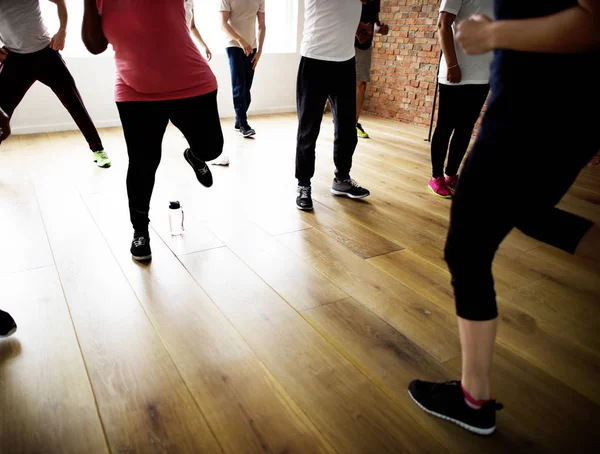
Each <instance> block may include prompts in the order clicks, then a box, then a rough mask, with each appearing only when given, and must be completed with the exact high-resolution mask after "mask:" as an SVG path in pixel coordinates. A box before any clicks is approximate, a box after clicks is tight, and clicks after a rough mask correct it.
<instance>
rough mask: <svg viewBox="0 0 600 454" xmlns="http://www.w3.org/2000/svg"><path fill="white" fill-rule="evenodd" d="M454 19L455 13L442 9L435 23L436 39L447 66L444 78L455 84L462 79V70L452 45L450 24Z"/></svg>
mask: <svg viewBox="0 0 600 454" xmlns="http://www.w3.org/2000/svg"><path fill="white" fill-rule="evenodd" d="M455 20H456V14H451V13H448V12H446V11H442V12H440V16H439V18H438V23H437V27H438V40H439V42H440V47H441V48H442V52H443V54H444V59H445V60H446V67H447V68H448V73H447V75H446V79H448V82H450V83H453V84H457V83H459V82H460V81H461V80H462V72H461V70H460V66H458V58H457V57H456V48H455V47H454V32H453V31H452V24H453V23H454V21H455Z"/></svg>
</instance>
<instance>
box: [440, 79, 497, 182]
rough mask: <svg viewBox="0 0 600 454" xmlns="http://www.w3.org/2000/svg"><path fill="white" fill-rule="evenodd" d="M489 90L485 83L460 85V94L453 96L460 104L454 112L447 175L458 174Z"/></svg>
mask: <svg viewBox="0 0 600 454" xmlns="http://www.w3.org/2000/svg"><path fill="white" fill-rule="evenodd" d="M489 91H490V87H489V85H487V84H485V85H462V86H460V89H459V92H460V93H459V94H460V96H459V97H457V98H455V101H456V102H457V103H458V104H459V105H460V109H457V110H456V113H455V115H456V117H455V120H454V124H455V127H454V135H453V136H452V141H451V142H450V150H449V153H448V164H447V166H446V175H448V176H449V177H453V176H456V175H457V174H458V169H459V167H460V164H461V163H462V160H463V158H464V157H465V154H466V153H467V149H468V148H469V143H470V142H471V136H472V135H473V128H474V127H475V123H476V122H477V119H478V118H479V114H480V113H481V109H482V107H483V105H484V103H485V100H486V99H487V95H488V92H489ZM458 98H460V99H458Z"/></svg>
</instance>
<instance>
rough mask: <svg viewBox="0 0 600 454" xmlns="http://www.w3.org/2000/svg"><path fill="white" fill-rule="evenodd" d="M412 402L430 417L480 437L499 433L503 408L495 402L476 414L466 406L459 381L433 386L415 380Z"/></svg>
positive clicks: (476, 411) (432, 384)
mask: <svg viewBox="0 0 600 454" xmlns="http://www.w3.org/2000/svg"><path fill="white" fill-rule="evenodd" d="M408 393H409V394H410V397H412V400H414V401H415V403H416V404H417V405H418V406H419V407H421V409H423V410H425V411H426V412H427V413H429V414H430V415H433V416H436V417H438V418H441V419H445V420H446V421H450V422H452V423H454V424H457V425H459V426H460V427H462V428H463V429H467V430H469V431H471V432H474V433H476V434H479V435H491V434H493V433H494V431H495V430H496V411H498V410H502V408H503V407H502V405H501V404H498V403H496V401H495V400H491V401H489V402H487V403H486V404H484V405H483V407H481V409H480V410H474V409H472V408H471V407H469V406H468V405H467V404H466V402H465V396H464V394H463V392H462V388H461V386H460V382H459V381H453V382H448V383H429V382H424V381H421V380H415V381H413V382H411V384H410V385H409V386H408Z"/></svg>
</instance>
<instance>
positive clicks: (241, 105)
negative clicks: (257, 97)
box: [227, 47, 248, 126]
mask: <svg viewBox="0 0 600 454" xmlns="http://www.w3.org/2000/svg"><path fill="white" fill-rule="evenodd" d="M227 56H228V57H229V69H230V72H231V91H232V95H233V108H234V109H235V124H236V125H237V126H242V125H245V124H246V123H247V122H248V118H247V116H246V108H247V101H246V92H247V89H246V69H245V68H246V56H245V55H244V51H243V50H242V49H240V48H239V47H228V48H227Z"/></svg>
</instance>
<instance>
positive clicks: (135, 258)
mask: <svg viewBox="0 0 600 454" xmlns="http://www.w3.org/2000/svg"><path fill="white" fill-rule="evenodd" d="M131 256H132V257H133V259H134V260H137V261H138V262H147V261H148V260H151V259H152V254H150V255H143V256H141V257H136V256H135V255H131Z"/></svg>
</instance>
